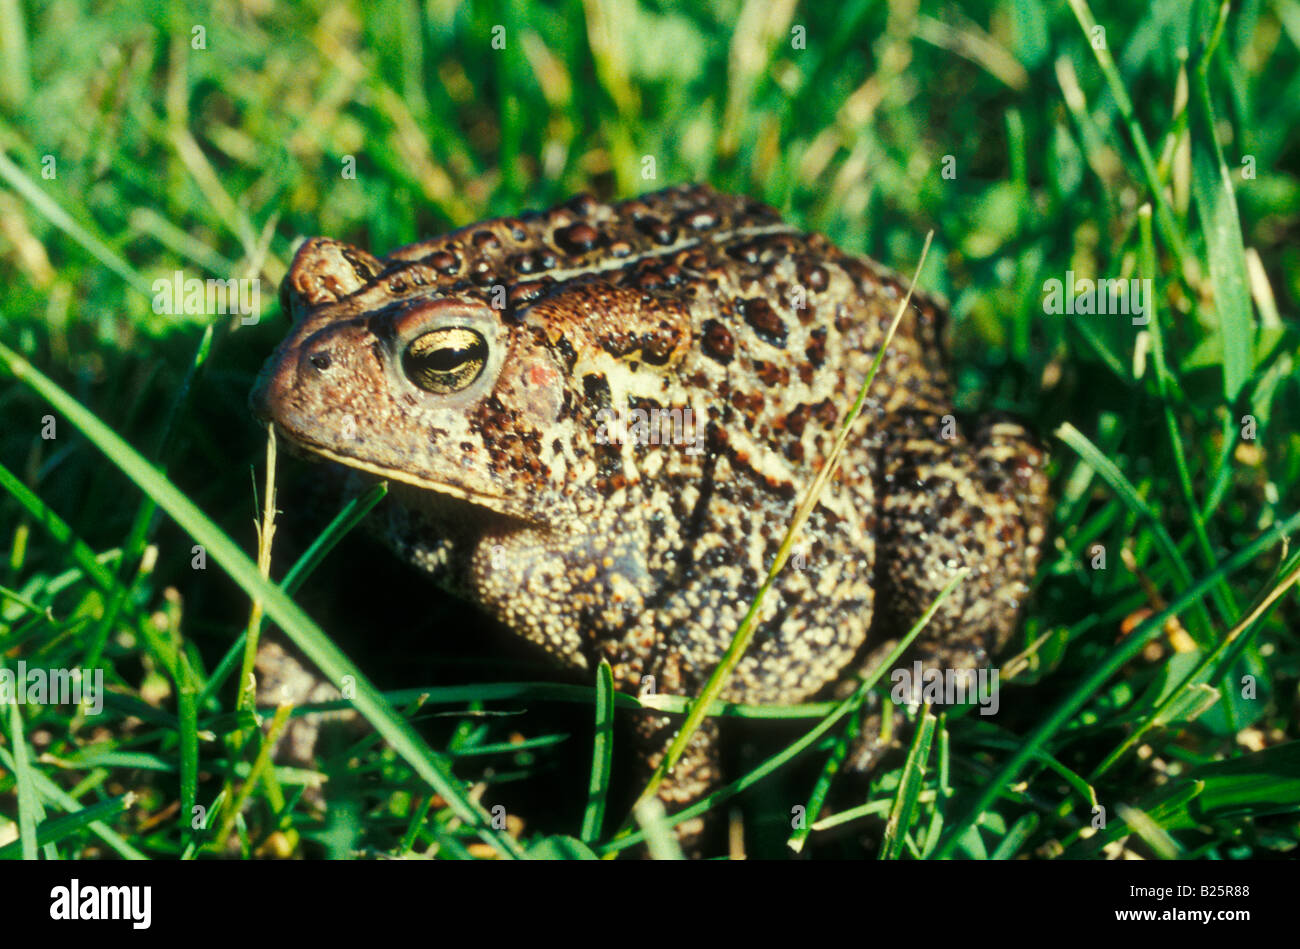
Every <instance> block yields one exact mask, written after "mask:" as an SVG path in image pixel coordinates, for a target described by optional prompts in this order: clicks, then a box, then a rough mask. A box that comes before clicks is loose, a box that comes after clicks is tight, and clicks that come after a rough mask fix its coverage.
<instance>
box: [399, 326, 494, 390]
mask: <svg viewBox="0 0 1300 949" xmlns="http://www.w3.org/2000/svg"><path fill="white" fill-rule="evenodd" d="M486 363H487V340H485V339H484V338H483V336H482V334H480V333H477V332H475V331H474V330H472V329H467V328H465V327H463V326H450V327H447V328H445V329H440V330H434V331H433V332H432V333H425V334H424V335H423V336H420V337H417V338H416V339H415V340H414V341H413V342H412V343H411V345H410V346H407V347H406V352H404V353H402V371H403V372H405V373H406V378H408V379H410V380H411V381H412V382H413V383H415V384H416V385H417V386H419V387H420V388H421V389H424V390H425V391H426V392H433V393H436V394H438V395H447V394H448V393H450V392H459V391H460V390H461V389H464V388H465V387H466V386H468V385H469V384H470V383H472V382H473V381H474V380H475V379H477V378H478V377H479V375H480V374H481V373H482V372H483V366H484V365H485V364H486Z"/></svg>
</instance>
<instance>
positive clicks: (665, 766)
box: [617, 231, 934, 837]
mask: <svg viewBox="0 0 1300 949" xmlns="http://www.w3.org/2000/svg"><path fill="white" fill-rule="evenodd" d="M933 239H934V231H930V232H929V233H928V234H926V235H925V244H924V246H923V247H922V248H921V256H920V259H919V260H917V262H916V271H915V273H913V274H912V280H911V282H910V283H909V284H908V287H907V293H906V294H905V295H904V297H903V299H902V300H900V301H899V304H898V312H897V313H895V314H894V321H893V322H892V323H890V325H889V330H888V332H886V333H885V338H884V340H883V341H882V342H881V344H880V349H879V351H878V352H877V353H876V358H875V359H874V360H873V361H872V363H871V368H870V369H869V370H868V371H867V376H866V378H865V379H863V380H862V386H861V388H859V389H858V396H857V399H856V400H855V401H854V403H853V406H852V407H851V408H850V409H849V411H848V412H847V413H846V415H845V417H844V422H843V424H841V425H840V430H839V435H838V436H837V437H836V439H835V445H834V447H833V448H832V449H831V453H830V457H828V458H827V459H826V463H825V464H824V465H822V467H821V470H820V471H818V472H817V476H816V477H815V478H813V481H812V484H811V485H809V487H808V489H807V490H806V491H805V492H804V495H803V498H802V499H801V500H800V502H799V506H798V507H797V508H796V509H795V512H794V517H792V518H791V519H790V524H789V526H788V527H787V528H786V532H785V538H784V539H783V540H782V541H781V546H780V547H779V548H778V549H777V552H776V557H775V558H773V560H772V566H771V568H770V569H769V570H768V572H767V577H766V578H765V579H764V580H763V584H762V586H760V587H759V588H758V592H757V593H756V594H755V595H754V600H753V602H752V603H750V604H749V610H748V611H747V612H746V613H745V617H744V619H742V620H741V622H740V628H739V629H738V630H736V635H735V636H733V637H732V640H731V645H729V646H728V647H727V651H726V653H724V654H723V656H722V661H721V662H719V663H718V667H717V668H716V669H714V670H713V674H712V675H711V676H709V680H708V681H707V682H706V683H705V684H704V688H703V689H702V690H701V691H700V694H699V695H698V696H697V697H696V700H695V701H694V702H693V703H692V704H691V710H690V712H689V713H688V714H687V716H686V721H685V723H684V724H683V725H682V727H681V729H680V730H679V731H678V732H677V735H676V736H675V737H674V738H673V740H672V743H671V744H669V746H668V750H667V751H666V752H665V753H664V757H663V760H662V761H661V762H660V763H659V767H657V768H656V769H655V772H654V774H653V775H651V777H650V780H649V782H648V783H647V784H646V787H645V790H643V791H642V792H641V794H640V796H639V797H638V798H637V803H641V802H642V801H645V800H648V799H649V798H651V797H653V796H654V794H655V792H656V791H657V790H658V789H659V785H660V784H661V783H663V780H664V778H665V777H666V776H667V774H668V772H669V771H671V770H672V769H673V766H674V765H676V764H677V761H678V759H680V758H681V756H682V753H683V752H684V751H685V750H686V746H687V744H688V743H689V742H690V740H691V737H692V736H693V735H694V734H695V732H696V730H697V729H698V728H699V727H700V725H701V724H703V722H704V719H705V717H706V716H707V715H708V712H709V705H710V704H711V703H712V702H713V701H714V700H715V699H717V698H718V696H720V695H721V694H722V689H723V686H725V685H726V682H727V679H728V678H729V677H730V676H731V673H732V671H733V670H734V669H735V668H736V666H737V664H739V662H740V657H741V656H742V655H744V653H745V650H746V649H747V648H749V643H750V640H752V639H753V638H754V634H755V632H757V623H758V614H759V611H760V610H761V609H762V606H763V601H764V600H766V599H767V593H768V591H769V590H770V589H771V588H772V584H773V583H775V582H776V578H777V577H778V576H779V575H780V573H781V570H782V569H783V568H784V567H785V563H786V561H787V560H788V559H789V557H790V551H791V550H792V549H793V548H794V542H795V540H796V538H798V536H799V531H800V530H801V529H802V528H803V525H804V522H805V521H806V520H808V517H809V515H811V514H812V511H813V508H814V507H815V506H816V505H817V501H818V499H819V498H820V497H821V493H822V490H823V489H824V488H825V487H826V485H827V483H829V481H830V479H831V478H832V477H833V476H834V474H835V471H836V469H838V468H839V461H840V457H841V455H842V453H843V451H844V446H845V444H847V443H848V440H849V436H850V435H852V433H853V423H854V422H856V421H857V420H858V416H859V415H860V414H861V413H862V406H863V405H864V404H865V403H866V401H867V391H868V390H869V389H870V388H871V383H872V381H873V380H874V379H875V378H876V373H877V372H879V371H880V366H881V363H883V362H884V360H885V353H886V352H887V351H888V349H889V344H890V343H891V342H892V341H893V339H894V333H895V332H897V331H898V324H899V323H901V322H902V321H903V315H904V314H905V313H907V308H908V306H909V305H910V304H911V302H912V291H913V290H914V289H915V287H916V281H917V278H918V277H919V276H920V273H921V268H922V267H924V266H925V258H926V255H927V254H928V253H929V251H930V242H931V241H932V240H933ZM633 809H634V810H635V805H634V806H633ZM631 826H632V817H631V816H629V817H628V819H627V821H625V822H624V824H623V827H622V829H621V830H620V831H619V833H618V835H617V836H619V837H621V836H623V835H624V834H627V833H630V832H631Z"/></svg>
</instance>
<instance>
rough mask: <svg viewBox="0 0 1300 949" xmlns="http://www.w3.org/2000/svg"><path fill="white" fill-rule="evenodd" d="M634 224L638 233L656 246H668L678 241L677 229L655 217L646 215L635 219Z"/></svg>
mask: <svg viewBox="0 0 1300 949" xmlns="http://www.w3.org/2000/svg"><path fill="white" fill-rule="evenodd" d="M632 223H633V226H635V227H636V229H637V230H638V231H640V232H641V233H642V234H644V235H645V236H646V237H648V238H650V239H651V240H652V241H654V242H655V243H656V244H662V245H664V246H667V245H668V244H671V243H672V242H673V241H674V240H676V239H677V228H675V227H673V226H672V225H671V224H667V223H665V222H663V221H661V220H660V219H659V218H657V217H655V216H653V215H650V214H646V215H643V216H638V217H635V218H634V219H633V221H632Z"/></svg>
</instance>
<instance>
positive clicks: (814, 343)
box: [804, 326, 826, 369]
mask: <svg viewBox="0 0 1300 949" xmlns="http://www.w3.org/2000/svg"><path fill="white" fill-rule="evenodd" d="M804 355H805V356H807V357H808V361H809V362H811V363H812V364H813V365H814V366H816V367H817V368H818V369H820V368H821V367H822V364H823V363H825V362H826V327H824V326H819V327H818V328H817V329H815V330H813V331H811V332H810V333H809V334H808V346H807V348H806V349H804Z"/></svg>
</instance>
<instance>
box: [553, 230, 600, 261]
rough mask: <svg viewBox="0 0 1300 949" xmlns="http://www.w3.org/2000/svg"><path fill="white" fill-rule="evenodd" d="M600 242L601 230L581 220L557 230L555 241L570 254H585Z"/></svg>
mask: <svg viewBox="0 0 1300 949" xmlns="http://www.w3.org/2000/svg"><path fill="white" fill-rule="evenodd" d="M599 242H600V232H599V231H597V230H596V229H595V228H594V227H592V226H591V225H590V224H583V223H581V222H579V223H577V224H573V225H570V226H569V227H566V228H562V229H560V230H558V231H556V232H555V243H556V244H558V245H559V246H560V249H561V250H563V251H565V252H566V253H569V254H583V253H586V252H587V251H589V250H591V249H592V248H593V247H595V246H596V245H597V244H598V243H599Z"/></svg>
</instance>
